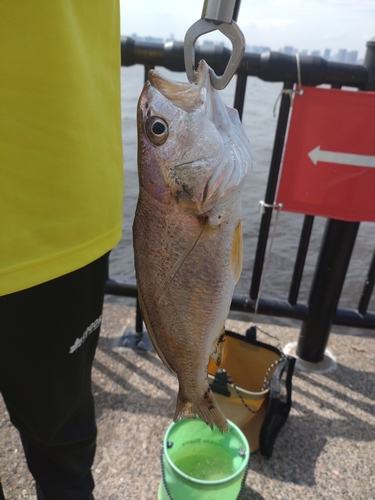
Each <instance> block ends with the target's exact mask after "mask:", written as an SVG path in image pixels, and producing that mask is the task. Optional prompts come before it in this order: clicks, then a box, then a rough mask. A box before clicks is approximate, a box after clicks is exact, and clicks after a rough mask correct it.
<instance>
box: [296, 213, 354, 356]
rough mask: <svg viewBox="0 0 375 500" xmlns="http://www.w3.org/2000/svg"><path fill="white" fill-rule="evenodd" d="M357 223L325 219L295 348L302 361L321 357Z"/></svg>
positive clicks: (342, 282) (347, 263) (347, 264)
mask: <svg viewBox="0 0 375 500" xmlns="http://www.w3.org/2000/svg"><path fill="white" fill-rule="evenodd" d="M358 227H359V222H345V221H339V220H333V219H331V220H328V221H327V226H326V230H325V234H324V238H323V242H322V246H321V249H320V253H319V257H318V262H317V266H316V270H315V275H314V280H313V283H312V285H311V291H310V296H309V302H308V308H309V312H308V317H307V320H306V321H304V322H303V323H302V328H301V332H300V336H299V340H298V346H297V351H296V353H297V356H299V357H300V358H301V359H304V360H305V361H310V362H311V363H318V362H319V361H322V360H323V357H324V351H325V348H326V346H327V342H328V337H329V333H330V330H331V326H332V320H333V316H334V314H335V312H336V308H337V304H338V301H339V299H340V294H341V290H342V286H343V284H344V280H345V275H346V271H347V269H348V266H349V262H350V257H351V254H352V250H353V246H354V243H355V239H356V236H357V232H358Z"/></svg>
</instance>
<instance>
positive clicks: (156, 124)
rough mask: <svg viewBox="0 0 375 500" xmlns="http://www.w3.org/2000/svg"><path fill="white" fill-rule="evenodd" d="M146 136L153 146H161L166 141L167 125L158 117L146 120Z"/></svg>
mask: <svg viewBox="0 0 375 500" xmlns="http://www.w3.org/2000/svg"><path fill="white" fill-rule="evenodd" d="M145 125H146V135H147V137H148V139H149V141H150V142H151V143H152V144H154V145H155V146H161V145H162V144H164V143H165V141H166V140H167V139H168V135H169V128H168V124H167V122H166V121H165V120H163V118H160V116H151V117H150V118H148V119H147V120H146V124H145Z"/></svg>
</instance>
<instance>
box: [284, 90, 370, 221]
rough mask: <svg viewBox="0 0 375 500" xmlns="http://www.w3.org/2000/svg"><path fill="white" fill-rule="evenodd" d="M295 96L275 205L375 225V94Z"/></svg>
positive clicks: (315, 92) (330, 92)
mask: <svg viewBox="0 0 375 500" xmlns="http://www.w3.org/2000/svg"><path fill="white" fill-rule="evenodd" d="M303 90H304V92H303V94H302V95H298V94H296V96H295V98H294V103H293V108H292V110H291V118H290V123H289V130H288V134H287V139H286V147H285V152H284V160H283V165H282V170H281V177H280V180H279V186H278V192H277V195H276V202H277V203H282V204H283V210H287V211H290V212H298V213H303V214H307V215H320V216H323V217H329V218H332V219H340V220H346V221H358V222H359V221H375V92H360V91H348V90H338V89H323V88H315V87H304V88H303Z"/></svg>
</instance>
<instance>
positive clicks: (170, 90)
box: [148, 59, 211, 112]
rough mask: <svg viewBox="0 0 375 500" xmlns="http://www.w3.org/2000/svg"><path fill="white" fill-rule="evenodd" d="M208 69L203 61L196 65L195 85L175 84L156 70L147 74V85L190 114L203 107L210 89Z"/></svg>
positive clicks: (187, 83)
mask: <svg viewBox="0 0 375 500" xmlns="http://www.w3.org/2000/svg"><path fill="white" fill-rule="evenodd" d="M209 70H210V68H209V66H208V64H207V63H206V61H204V60H203V59H202V60H201V61H200V62H199V64H198V70H197V71H198V78H197V83H189V82H176V81H174V80H170V79H169V78H167V77H165V76H163V75H162V74H160V73H159V72H158V71H156V70H153V69H152V70H150V71H149V73H148V81H149V84H150V85H151V86H152V87H154V88H155V89H156V90H158V91H159V92H160V94H161V95H162V96H163V97H165V98H166V99H168V100H169V101H171V102H172V103H173V104H174V105H175V106H177V107H179V108H180V109H183V110H184V111H187V112H191V111H194V110H197V109H200V108H203V107H204V106H205V103H206V101H207V94H208V92H209V91H210V89H211V82H210V72H209Z"/></svg>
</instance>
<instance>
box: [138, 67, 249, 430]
mask: <svg viewBox="0 0 375 500" xmlns="http://www.w3.org/2000/svg"><path fill="white" fill-rule="evenodd" d="M137 118H138V172H139V198H138V204H137V209H136V214H135V219H134V224H133V244H134V255H135V269H136V278H137V286H138V296H139V302H140V306H141V310H142V313H143V317H144V320H145V323H146V327H147V330H148V332H149V335H150V337H151V340H152V342H153V345H154V347H155V350H156V351H157V353H158V354H159V356H160V358H161V359H162V361H163V362H164V363H165V365H166V366H167V367H168V368H169V369H170V370H171V371H172V372H175V373H176V374H177V377H178V380H179V392H178V397H177V405H176V411H175V415H174V421H177V420H179V419H180V418H195V417H196V416H197V415H198V416H199V417H200V418H201V419H202V420H203V421H205V422H206V423H207V424H208V425H210V427H211V428H213V424H216V426H217V427H218V428H219V429H220V430H221V431H227V430H228V423H227V421H226V418H225V416H224V415H223V413H222V412H221V411H220V408H219V407H218V405H217V403H216V401H215V399H214V396H213V394H212V392H211V389H210V387H209V385H208V381H207V365H208V359H209V356H210V355H211V356H212V357H213V359H214V360H215V362H216V363H217V365H220V362H221V357H222V349H223V341H224V322H225V320H226V318H227V316H228V312H229V308H230V303H231V298H232V295H233V290H234V286H235V284H236V282H237V281H238V279H239V276H240V273H241V268H242V255H243V251H242V223H241V199H240V191H241V188H242V186H243V184H244V181H245V179H246V177H247V174H248V171H249V168H250V164H251V159H250V147H249V141H248V139H247V137H246V134H245V132H244V130H243V128H242V125H241V122H240V120H239V117H238V113H237V111H236V110H234V109H231V108H228V107H227V106H226V105H224V103H223V102H222V100H221V98H220V96H219V93H218V92H217V91H216V90H215V89H214V88H213V87H212V86H211V83H210V77H209V67H208V65H207V64H206V62H205V61H201V62H200V64H199V68H198V81H197V84H190V83H182V82H175V81H172V80H169V79H167V78H164V77H163V76H161V75H160V74H159V73H157V72H156V71H150V73H149V81H148V82H147V83H146V84H145V86H144V89H143V91H142V93H141V96H140V99H139V102H138V117H137Z"/></svg>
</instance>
